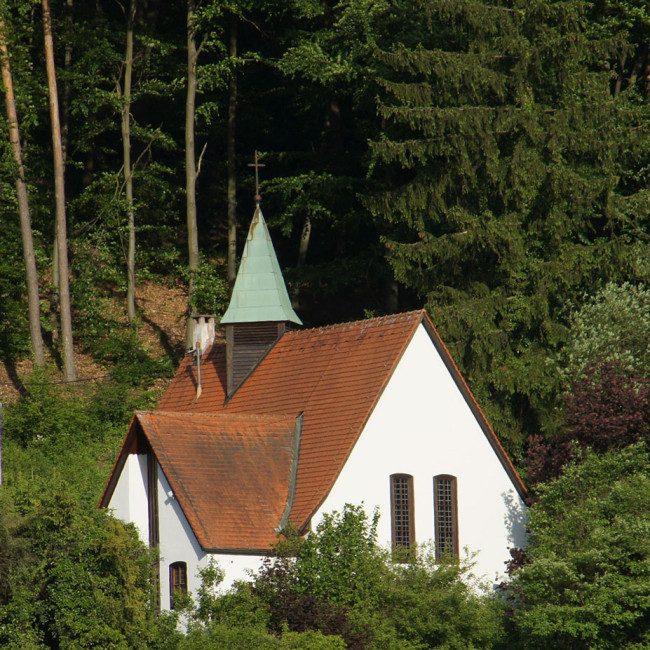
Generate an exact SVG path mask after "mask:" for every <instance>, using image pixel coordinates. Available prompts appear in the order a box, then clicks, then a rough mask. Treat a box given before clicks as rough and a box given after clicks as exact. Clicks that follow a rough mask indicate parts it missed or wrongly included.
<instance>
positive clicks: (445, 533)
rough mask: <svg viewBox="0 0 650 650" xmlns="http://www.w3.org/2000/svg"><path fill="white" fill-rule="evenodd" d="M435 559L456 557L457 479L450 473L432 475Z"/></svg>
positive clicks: (457, 552) (457, 551) (457, 553)
mask: <svg viewBox="0 0 650 650" xmlns="http://www.w3.org/2000/svg"><path fill="white" fill-rule="evenodd" d="M433 505H434V533H435V534H434V538H435V542H436V560H442V559H445V558H450V557H458V556H459V550H458V479H457V478H456V477H455V476H453V475H452V474H438V475H437V476H434V477H433Z"/></svg>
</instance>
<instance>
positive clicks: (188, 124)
mask: <svg viewBox="0 0 650 650" xmlns="http://www.w3.org/2000/svg"><path fill="white" fill-rule="evenodd" d="M195 13H196V2H195V0H187V98H186V101H185V194H186V210H187V248H188V253H189V272H190V286H189V298H190V300H191V299H192V296H193V295H194V278H195V275H196V272H197V271H198V270H199V235H198V227H197V219H196V177H197V169H196V152H195V144H194V113H195V108H196V84H197V77H196V75H197V71H196V66H197V60H198V57H199V53H198V50H197V47H196V24H195V22H196V17H195ZM191 329H192V328H191V318H190V319H188V324H187V328H186V337H185V338H186V343H187V345H188V347H192V341H191V340H190V336H191V334H190V332H191Z"/></svg>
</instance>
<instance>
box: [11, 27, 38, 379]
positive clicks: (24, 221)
mask: <svg viewBox="0 0 650 650" xmlns="http://www.w3.org/2000/svg"><path fill="white" fill-rule="evenodd" d="M0 63H1V67H2V82H3V85H4V87H5V103H6V106H7V124H8V127H9V143H10V144H11V150H12V153H13V156H14V161H15V163H16V171H15V182H16V194H17V196H18V214H19V217H20V230H21V234H22V239H23V257H24V259H25V281H26V283H27V304H28V309H29V335H30V339H31V342H32V351H33V353H34V362H35V363H36V365H37V366H43V365H44V363H45V355H44V352H43V337H42V335H41V305H40V301H39V295H38V272H37V270H36V257H35V256H34V242H33V239H32V224H31V217H30V213H29V198H28V196H27V184H26V183H25V168H24V166H23V154H22V147H21V144H20V132H19V130H18V113H17V111H16V99H15V96H14V85H13V77H12V74H11V65H10V62H9V51H8V48H7V39H6V33H5V24H4V20H3V19H2V18H0Z"/></svg>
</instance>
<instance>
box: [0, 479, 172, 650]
mask: <svg viewBox="0 0 650 650" xmlns="http://www.w3.org/2000/svg"><path fill="white" fill-rule="evenodd" d="M3 515H4V517H5V518H8V513H7V510H6V509H5V510H4V512H3ZM3 524H4V525H5V526H7V525H8V526H9V528H10V535H11V537H12V538H13V539H15V540H19V541H20V545H21V546H22V547H23V548H28V549H29V551H28V552H25V551H23V552H22V553H21V552H17V548H18V545H17V544H14V548H10V549H9V557H10V558H11V560H12V562H11V567H10V570H9V572H8V574H7V577H6V579H7V581H8V583H9V587H10V589H11V592H12V596H13V598H12V599H11V600H9V601H6V602H5V603H4V604H3V605H2V606H1V607H0V643H2V645H3V647H10V648H19V647H39V648H40V647H60V648H72V647H88V648H124V649H126V648H149V647H151V648H156V647H158V648H163V647H168V641H167V639H169V635H173V625H170V622H168V620H167V619H165V618H163V619H157V618H156V617H155V613H154V611H153V609H152V608H151V606H150V603H151V591H150V589H151V584H152V583H151V567H152V557H151V553H150V552H149V551H147V550H146V549H145V548H144V547H143V545H142V544H141V542H140V541H139V540H138V537H137V533H136V531H135V529H134V528H133V527H132V526H130V527H125V526H124V525H123V524H121V523H120V522H118V521H117V520H115V519H113V518H112V517H110V516H109V515H108V513H107V512H106V511H104V510H97V509H88V508H87V507H81V506H80V505H79V504H77V503H76V502H75V501H74V500H73V499H72V498H71V497H70V496H69V494H68V493H67V489H66V487H65V486H64V485H61V486H60V487H59V488H58V489H57V488H56V487H54V486H52V487H51V490H50V492H49V493H43V494H42V495H41V497H40V498H39V500H38V501H37V502H36V503H35V504H34V505H33V507H31V508H30V509H29V511H25V510H24V509H23V510H22V513H19V517H18V518H16V517H15V516H14V518H13V520H11V519H10V520H9V523H8V524H7V521H6V519H5V521H4V522H3Z"/></svg>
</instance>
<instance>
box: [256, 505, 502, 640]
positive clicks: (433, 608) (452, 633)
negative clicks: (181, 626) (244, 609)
mask: <svg viewBox="0 0 650 650" xmlns="http://www.w3.org/2000/svg"><path fill="white" fill-rule="evenodd" d="M376 523H377V514H376V513H375V516H373V518H372V520H369V519H368V517H367V515H366V514H365V512H364V510H363V508H361V507H358V506H351V505H349V504H348V505H346V506H345V508H344V510H343V511H342V512H340V513H339V512H334V513H332V514H331V515H327V516H326V517H324V519H323V521H322V522H321V523H320V524H319V526H318V529H317V530H316V531H315V532H314V533H312V534H311V535H308V536H307V538H306V539H305V540H304V541H302V543H300V541H299V539H293V538H292V537H290V538H289V540H288V543H287V545H286V546H281V547H280V555H279V557H278V558H276V559H275V560H274V561H271V562H269V563H268V564H267V565H266V566H265V567H264V568H263V569H262V571H261V572H260V574H259V575H258V576H257V577H256V580H255V583H254V586H253V595H255V596H257V597H258V598H259V599H261V601H262V602H263V603H265V604H266V607H268V611H269V614H270V619H269V621H268V625H269V628H270V629H271V630H274V631H276V632H278V633H279V632H281V631H282V630H284V629H286V628H288V629H289V630H292V631H296V632H302V631H305V630H319V631H321V632H322V633H324V634H327V635H335V636H337V637H341V638H343V639H344V641H345V643H346V644H347V647H351V648H376V649H377V650H379V649H386V648H395V649H397V648H400V649H401V648H413V649H415V648H437V647H440V648H459V649H460V648H490V647H497V646H498V644H499V643H500V642H501V640H502V636H503V631H502V626H501V622H502V619H501V616H502V610H503V608H502V606H501V604H500V602H499V601H498V600H495V599H494V598H492V597H489V596H488V595H487V594H486V593H485V592H484V591H483V588H482V587H481V585H478V584H475V581H473V580H472V578H471V574H470V571H471V565H470V564H468V563H458V562H455V563H449V564H440V563H437V562H436V561H435V559H434V553H433V551H432V549H429V548H420V549H413V552H412V554H411V556H410V561H409V562H408V563H404V564H395V563H393V561H392V559H391V556H390V554H389V553H386V552H385V551H383V550H382V549H380V548H378V547H377V545H376Z"/></svg>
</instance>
